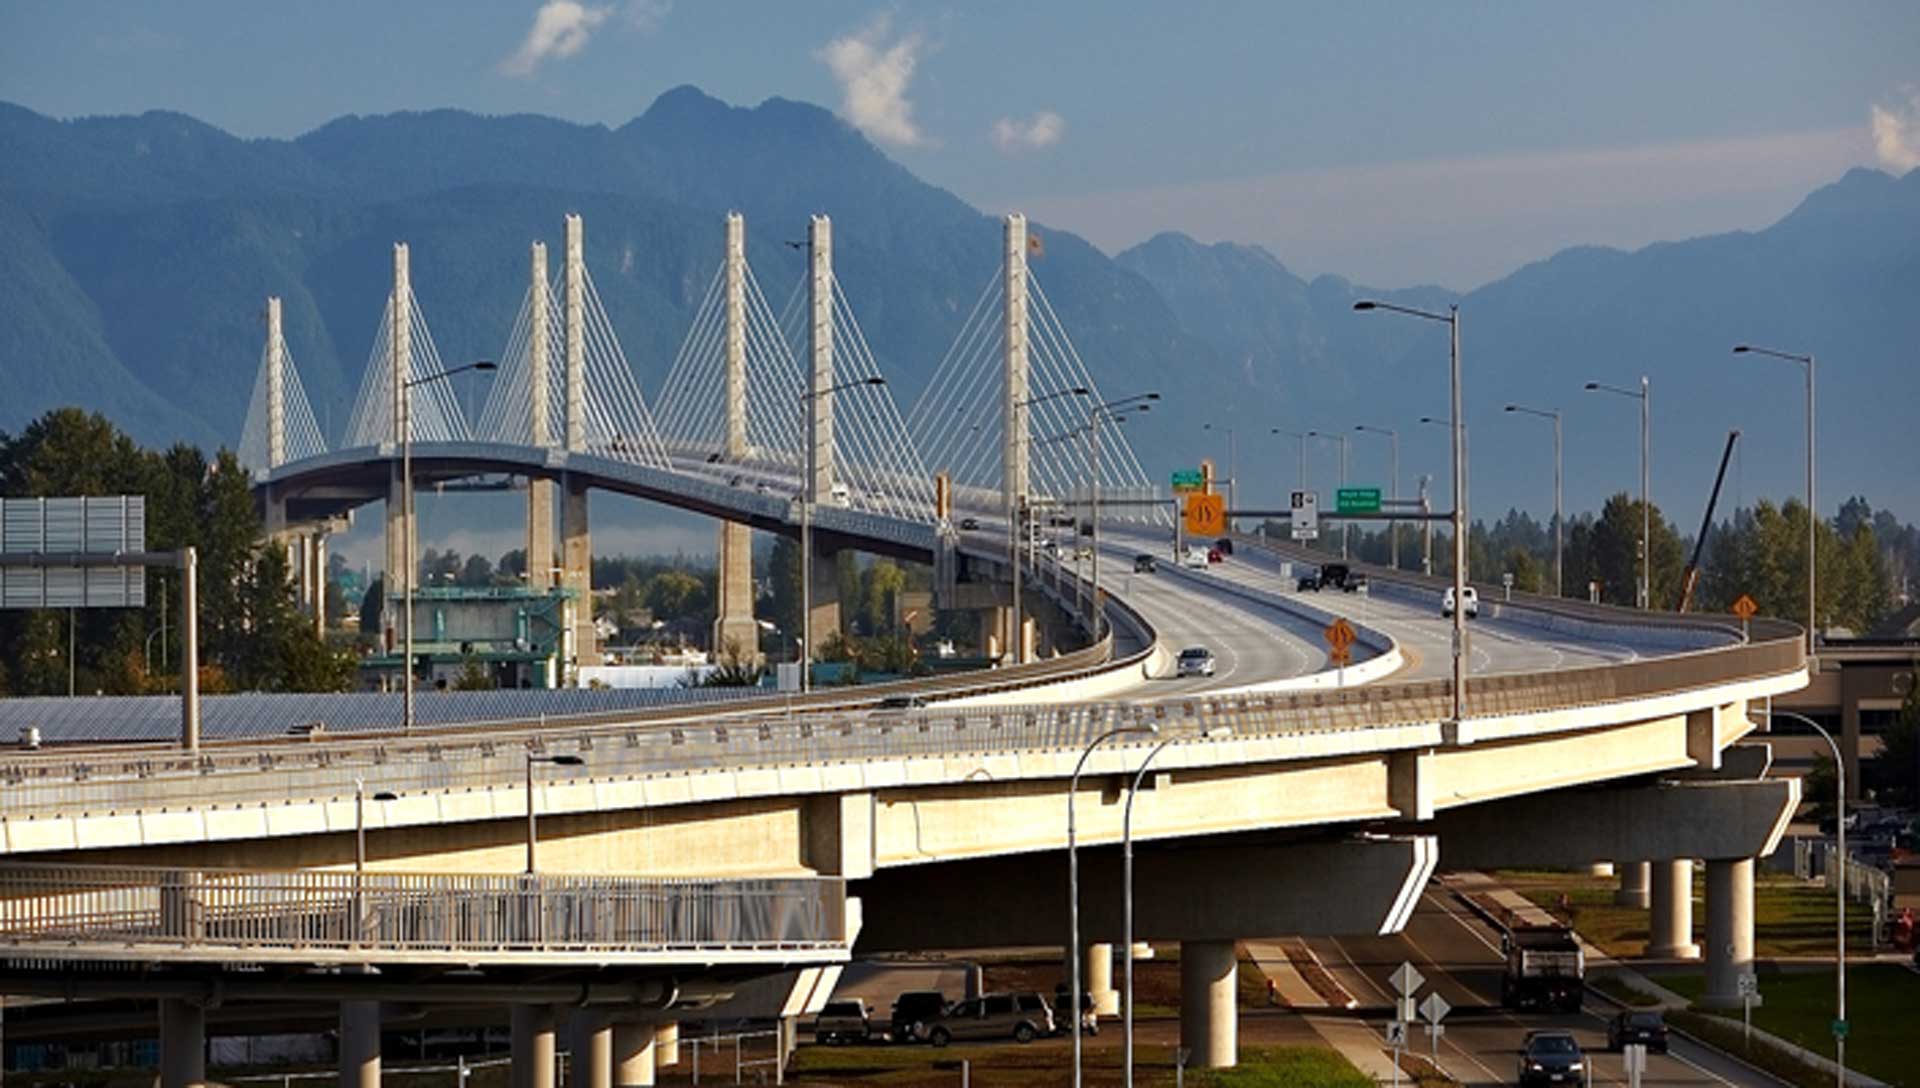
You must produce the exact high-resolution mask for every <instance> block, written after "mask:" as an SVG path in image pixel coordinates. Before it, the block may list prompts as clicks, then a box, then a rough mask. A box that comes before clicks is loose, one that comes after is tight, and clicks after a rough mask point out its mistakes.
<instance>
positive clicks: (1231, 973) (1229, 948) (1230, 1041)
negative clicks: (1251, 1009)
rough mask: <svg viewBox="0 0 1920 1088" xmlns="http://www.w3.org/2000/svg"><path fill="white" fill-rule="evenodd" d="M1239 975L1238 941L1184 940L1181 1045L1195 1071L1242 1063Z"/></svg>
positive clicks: (1182, 948)
mask: <svg viewBox="0 0 1920 1088" xmlns="http://www.w3.org/2000/svg"><path fill="white" fill-rule="evenodd" d="M1239 971H1240V961H1239V957H1238V956H1237V955H1236V954H1235V952H1234V942H1233V941H1181V942H1180V1045H1181V1046H1183V1047H1186V1048H1187V1050H1188V1052H1189V1053H1190V1054H1191V1055H1192V1056H1191V1057H1190V1058H1189V1059H1188V1061H1187V1064H1188V1066H1189V1067H1192V1068H1196V1069H1225V1068H1227V1067H1229V1066H1232V1065H1235V1064H1237V1063H1238V1062H1239V1060H1240V1040H1239V1036H1240V1024H1239V1020H1238V1016H1239V1010H1238V1009H1237V1008H1236V1007H1235V1004H1234V994H1235V990H1236V984H1237V982H1238V976H1239Z"/></svg>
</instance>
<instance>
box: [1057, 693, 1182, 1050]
mask: <svg viewBox="0 0 1920 1088" xmlns="http://www.w3.org/2000/svg"><path fill="white" fill-rule="evenodd" d="M1158 732H1160V727H1159V726H1156V725H1151V724H1145V725H1123V726H1120V727H1118V728H1115V729H1109V730H1107V731H1106V732H1104V733H1102V734H1100V735H1099V736H1097V737H1095V738H1093V739H1092V740H1090V741H1088V742H1087V746H1086V747H1085V748H1084V749H1082V750H1081V752H1080V760H1079V762H1077V763H1075V764H1074V765H1073V776H1072V777H1071V778H1069V779H1067V919H1068V924H1067V930H1068V933H1067V959H1068V960H1069V961H1071V972H1072V979H1073V981H1072V986H1073V990H1072V992H1071V993H1070V994H1069V995H1068V1002H1067V1003H1068V1005H1069V1006H1071V1008H1072V1009H1073V1083H1074V1088H1079V1086H1080V1083H1081V1065H1080V1058H1081V1051H1080V1021H1081V1020H1082V1019H1083V1017H1082V1016H1081V1014H1080V994H1081V988H1080V843H1079V838H1078V834H1079V832H1078V830H1077V828H1076V827H1075V824H1074V803H1073V801H1074V795H1075V794H1077V793H1079V792H1080V772H1081V771H1083V770H1085V769H1086V766H1087V760H1088V759H1089V758H1090V757H1091V756H1092V755H1093V751H1094V749H1096V748H1098V747H1100V746H1101V745H1102V744H1105V743H1106V742H1107V741H1110V740H1112V739H1113V738H1115V737H1129V736H1152V735H1153V734H1156V733H1158Z"/></svg>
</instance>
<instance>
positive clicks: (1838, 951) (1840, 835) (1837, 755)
mask: <svg viewBox="0 0 1920 1088" xmlns="http://www.w3.org/2000/svg"><path fill="white" fill-rule="evenodd" d="M1767 713H1768V714H1770V715H1772V716H1774V717H1780V718H1792V719H1794V720H1795V721H1797V722H1799V723H1800V724H1802V725H1805V726H1807V727H1808V728H1810V729H1812V730H1813V731H1814V732H1816V733H1818V734H1820V739H1821V740H1824V741H1826V742H1827V747H1828V748H1830V749H1832V751H1833V790H1834V798H1835V807H1834V821H1833V823H1834V845H1835V849H1836V850H1837V852H1838V853H1839V855H1840V863H1839V864H1838V865H1836V866H1834V873H1835V874H1836V875H1837V876H1838V878H1839V879H1837V880H1835V881H1834V882H1833V883H1834V894H1833V906H1834V919H1835V921H1834V927H1833V928H1834V935H1833V940H1834V954H1833V973H1834V996H1833V1017H1834V1020H1835V1022H1836V1024H1841V1023H1845V1022H1846V1019H1847V765H1846V762H1845V760H1844V759H1843V757H1842V753H1841V751H1840V746H1839V745H1838V744H1836V743H1834V740H1833V734H1831V733H1829V732H1827V731H1826V730H1825V729H1823V728H1821V726H1820V723H1819V722H1816V721H1814V720H1813V719H1812V718H1809V717H1807V716H1806V715H1805V714H1796V713H1794V712H1793V711H1791V710H1773V709H1769V710H1768V711H1767ZM1833 1057H1834V1066H1835V1070H1834V1081H1833V1083H1834V1084H1835V1085H1836V1086H1837V1088H1847V1037H1846V1036H1845V1035H1842V1034H1839V1033H1838V1032H1836V1033H1835V1034H1834V1037H1833Z"/></svg>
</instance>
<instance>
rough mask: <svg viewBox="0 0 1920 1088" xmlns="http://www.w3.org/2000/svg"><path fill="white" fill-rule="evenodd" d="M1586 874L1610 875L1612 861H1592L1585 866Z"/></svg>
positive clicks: (1611, 872)
mask: <svg viewBox="0 0 1920 1088" xmlns="http://www.w3.org/2000/svg"><path fill="white" fill-rule="evenodd" d="M1587 875H1588V876H1612V875H1613V862H1611V861H1596V862H1593V863H1592V864H1590V865H1588V866H1587Z"/></svg>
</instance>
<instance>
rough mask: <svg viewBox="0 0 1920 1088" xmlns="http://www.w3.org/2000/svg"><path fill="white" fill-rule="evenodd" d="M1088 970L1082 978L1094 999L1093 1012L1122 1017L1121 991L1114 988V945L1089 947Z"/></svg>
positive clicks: (1097, 944)
mask: <svg viewBox="0 0 1920 1088" xmlns="http://www.w3.org/2000/svg"><path fill="white" fill-rule="evenodd" d="M1086 962H1087V969H1086V972H1085V973H1084V974H1083V975H1082V976H1081V977H1082V978H1084V979H1086V981H1087V993H1088V994H1089V995H1091V996H1092V998H1093V1011H1094V1012H1096V1013H1099V1014H1100V1015H1101V1016H1118V1015H1120V991H1118V990H1116V989H1114V988H1113V945H1111V944H1108V943H1106V942H1104V941H1098V942H1095V943H1093V944H1090V945H1088V946H1087V961H1086Z"/></svg>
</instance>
